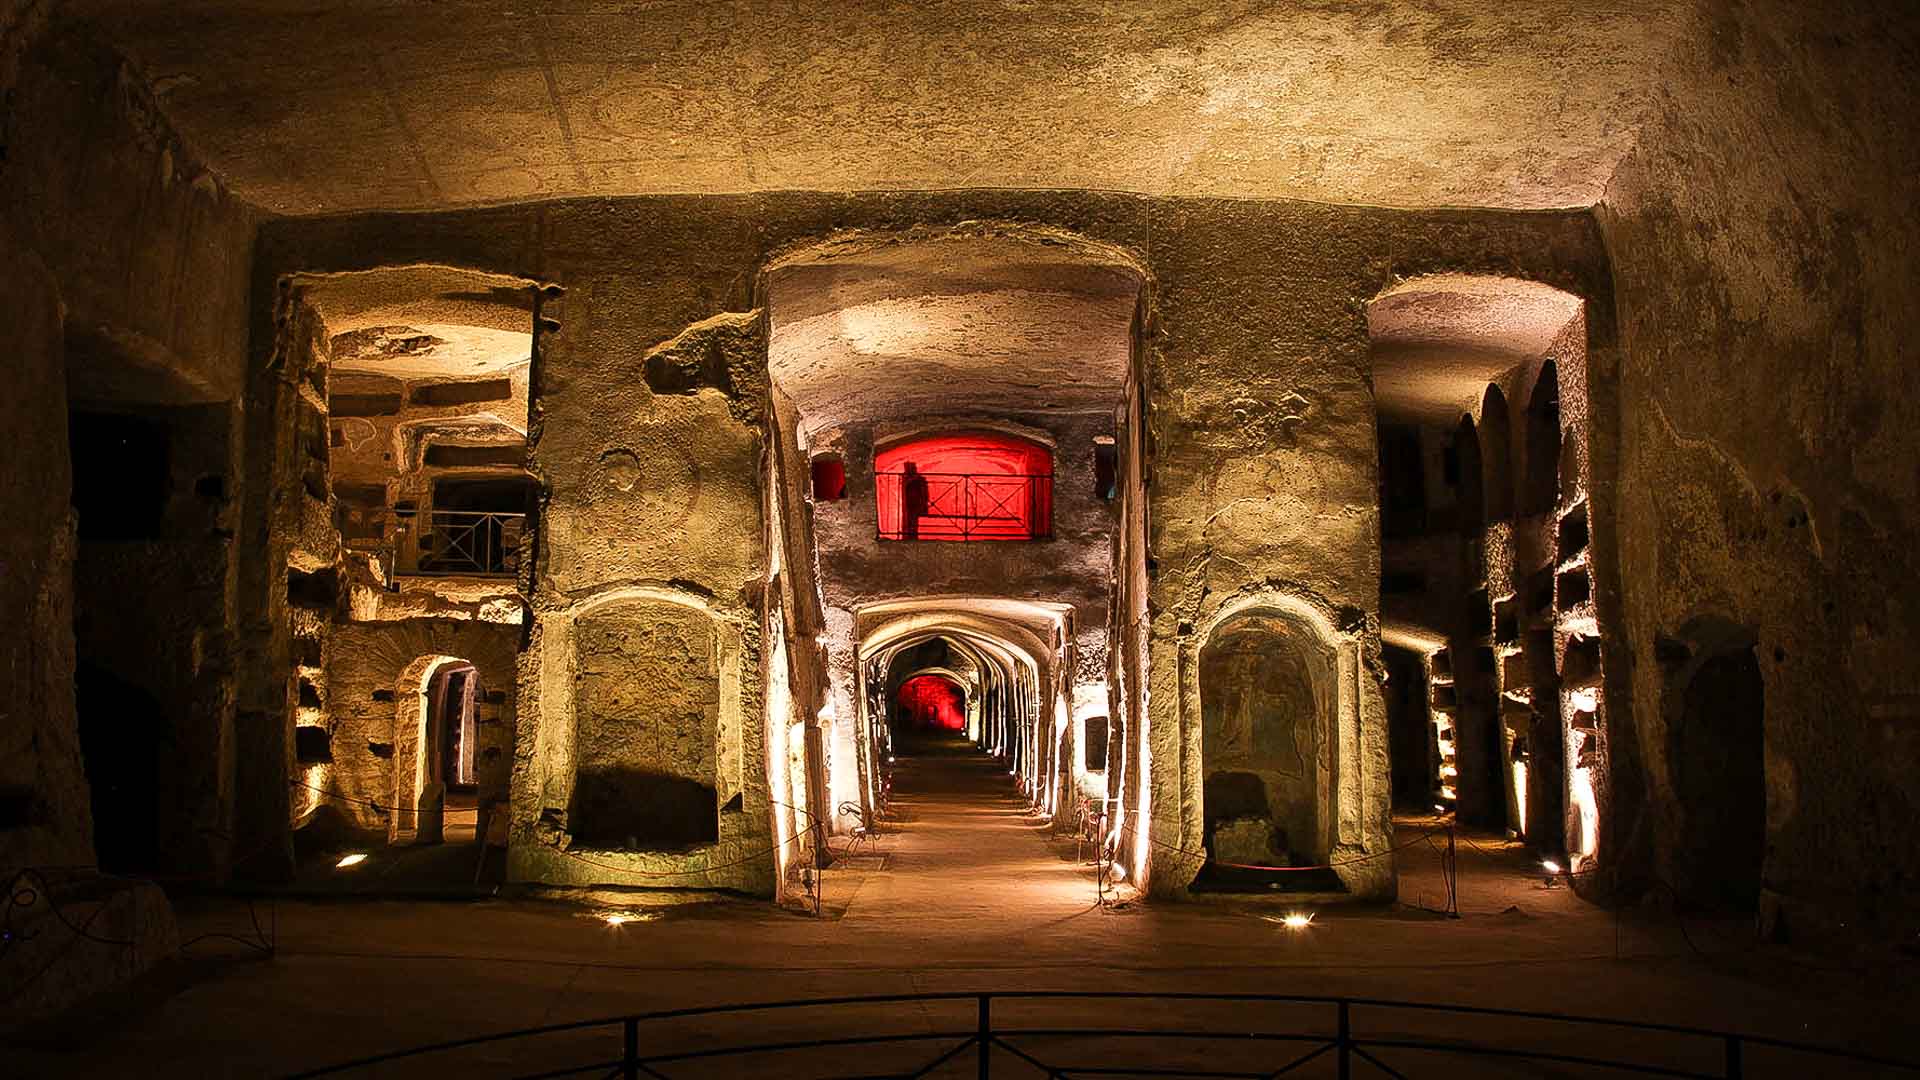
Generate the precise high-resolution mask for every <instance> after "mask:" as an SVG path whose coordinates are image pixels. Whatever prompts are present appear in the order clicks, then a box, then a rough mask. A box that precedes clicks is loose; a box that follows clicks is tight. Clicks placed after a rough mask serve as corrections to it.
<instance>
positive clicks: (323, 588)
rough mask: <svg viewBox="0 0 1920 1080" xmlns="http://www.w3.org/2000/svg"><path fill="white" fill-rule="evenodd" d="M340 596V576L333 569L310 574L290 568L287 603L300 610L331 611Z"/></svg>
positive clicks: (288, 570)
mask: <svg viewBox="0 0 1920 1080" xmlns="http://www.w3.org/2000/svg"><path fill="white" fill-rule="evenodd" d="M339 596H340V576H339V575H338V574H336V573H334V572H333V569H332V568H331V567H328V568H327V569H324V570H316V571H314V572H312V573H308V572H306V571H304V570H298V569H294V568H292V567H288V569H287V603H289V604H291V605H293V606H294V607H299V608H312V609H314V610H317V611H330V610H332V609H333V606H334V604H335V603H336V602H337V601H338V599H339Z"/></svg>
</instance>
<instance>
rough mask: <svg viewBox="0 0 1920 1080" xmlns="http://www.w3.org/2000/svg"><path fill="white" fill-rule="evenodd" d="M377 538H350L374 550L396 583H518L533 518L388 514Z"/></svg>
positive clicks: (474, 513) (490, 514)
mask: <svg viewBox="0 0 1920 1080" xmlns="http://www.w3.org/2000/svg"><path fill="white" fill-rule="evenodd" d="M375 524H376V526H377V529H375V530H372V532H373V535H369V536H365V537H362V538H359V539H358V540H356V539H354V538H349V539H348V540H347V542H348V543H349V544H350V545H352V546H356V547H361V548H363V549H364V548H371V549H373V550H374V551H375V552H376V553H377V555H378V557H379V558H380V559H381V561H382V562H383V563H384V564H385V565H386V568H387V573H388V576H390V577H513V576H515V575H517V574H519V572H520V553H521V549H522V547H523V546H524V544H525V540H526V534H527V515H525V514H508V513H498V512H493V511H478V510H434V511H432V512H430V513H415V514H401V513H388V514H386V515H384V516H383V520H381V521H379V522H376V523H375Z"/></svg>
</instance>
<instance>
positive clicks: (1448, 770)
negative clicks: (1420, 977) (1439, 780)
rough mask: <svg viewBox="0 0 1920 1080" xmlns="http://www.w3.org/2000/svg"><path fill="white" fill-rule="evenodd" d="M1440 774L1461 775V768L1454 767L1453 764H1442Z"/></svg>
mask: <svg viewBox="0 0 1920 1080" xmlns="http://www.w3.org/2000/svg"><path fill="white" fill-rule="evenodd" d="M1440 775H1441V776H1449V777H1451V776H1459V775H1460V770H1459V769H1456V768H1454V767H1453V766H1451V765H1442V766H1440Z"/></svg>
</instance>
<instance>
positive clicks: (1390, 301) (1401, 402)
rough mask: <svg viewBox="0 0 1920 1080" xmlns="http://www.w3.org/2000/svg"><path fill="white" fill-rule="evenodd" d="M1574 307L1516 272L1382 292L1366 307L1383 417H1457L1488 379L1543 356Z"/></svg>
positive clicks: (1424, 420) (1448, 421) (1449, 420)
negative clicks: (1521, 278) (1509, 275)
mask: <svg viewBox="0 0 1920 1080" xmlns="http://www.w3.org/2000/svg"><path fill="white" fill-rule="evenodd" d="M1579 310H1580V299H1579V298H1578V297H1576V296H1574V295H1572V294H1570V293H1567V292H1564V291H1562V290H1560V289H1556V288H1554V287H1553V286H1551V285H1543V284H1541V283H1539V282H1534V281H1520V280H1517V279H1513V278H1500V277H1482V276H1474V275H1466V274H1440V275H1435V276H1433V277H1425V278H1416V279H1414V280H1412V281H1408V282H1405V283H1402V284H1401V285H1399V286H1396V287H1394V288H1392V289H1389V290H1387V291H1386V292H1384V293H1382V294H1381V295H1380V296H1378V297H1376V298H1375V299H1374V301H1373V302H1372V303H1371V304H1369V305H1368V307H1367V329H1368V332H1369V334H1370V336H1371V352H1372V357H1373V393H1374V399H1375V400H1376V401H1377V402H1378V404H1379V409H1380V415H1381V416H1382V417H1383V418H1386V419H1391V420H1399V421H1402V422H1412V423H1421V424H1428V425H1431V426H1436V427H1447V426H1450V425H1452V424H1456V423H1458V422H1459V420H1460V416H1461V414H1462V413H1471V412H1473V411H1474V406H1475V405H1477V404H1478V402H1479V401H1480V397H1481V394H1483V393H1484V392H1485V390H1486V387H1487V383H1488V382H1490V381H1492V380H1493V379H1495V378H1497V377H1499V376H1500V375H1501V374H1502V373H1503V372H1505V371H1507V370H1509V369H1511V368H1513V367H1515V366H1516V365H1519V364H1523V363H1526V362H1527V361H1529V360H1533V359H1536V358H1538V357H1539V356H1541V355H1542V354H1544V353H1545V352H1546V351H1547V349H1548V347H1549V346H1551V345H1552V344H1553V341H1554V339H1555V338H1556V337H1558V336H1559V335H1560V332H1561V331H1562V330H1564V329H1566V326H1567V323H1568V322H1569V321H1570V320H1572V319H1573V317H1574V316H1575V315H1576V314H1578V313H1579Z"/></svg>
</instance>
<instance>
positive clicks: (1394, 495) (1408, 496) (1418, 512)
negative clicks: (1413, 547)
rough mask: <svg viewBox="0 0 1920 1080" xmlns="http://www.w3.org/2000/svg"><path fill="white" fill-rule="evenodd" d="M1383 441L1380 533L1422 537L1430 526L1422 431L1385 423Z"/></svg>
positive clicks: (1381, 442)
mask: <svg viewBox="0 0 1920 1080" xmlns="http://www.w3.org/2000/svg"><path fill="white" fill-rule="evenodd" d="M1379 444H1380V532H1381V534H1382V535H1384V536H1388V537H1396V536H1418V535H1419V534H1420V533H1422V532H1425V531H1426V527H1427V484H1426V475H1425V469H1424V468H1423V467H1422V464H1421V461H1420V432H1419V431H1418V430H1417V429H1415V428H1411V427H1405V426H1402V425H1399V424H1383V425H1381V427H1380V432H1379Z"/></svg>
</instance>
